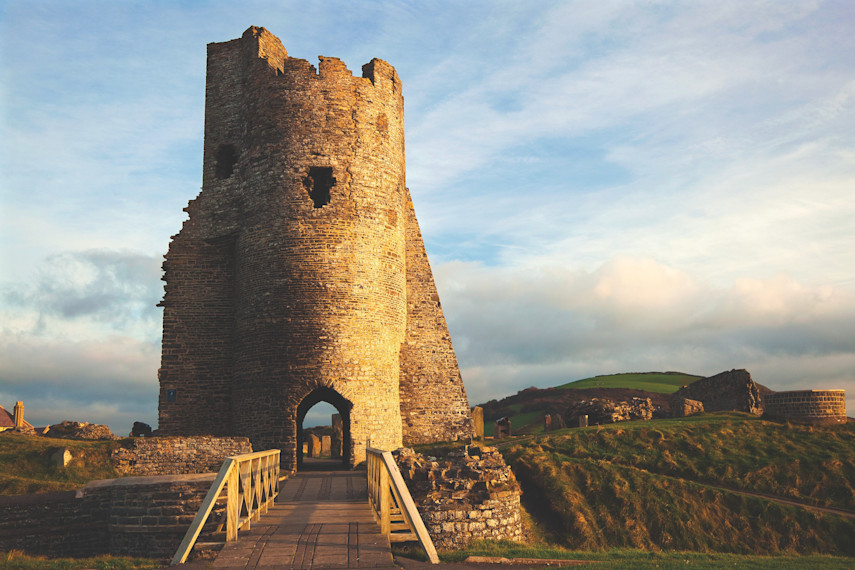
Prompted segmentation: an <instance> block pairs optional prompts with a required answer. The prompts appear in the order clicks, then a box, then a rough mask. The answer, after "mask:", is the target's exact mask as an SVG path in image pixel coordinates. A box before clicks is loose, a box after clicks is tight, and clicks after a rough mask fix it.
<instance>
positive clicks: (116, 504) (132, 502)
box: [0, 473, 215, 558]
mask: <svg viewBox="0 0 855 570" xmlns="http://www.w3.org/2000/svg"><path fill="white" fill-rule="evenodd" d="M214 477H215V474H213V473H208V474H204V475H183V476H162V477H128V478H123V479H110V480H106V481H93V482H92V483H89V484H88V485H86V486H85V487H84V488H83V489H81V490H79V491H70V492H67V493H47V494H43V495H19V496H11V497H0V551H8V550H12V549H20V550H23V551H25V552H27V553H28V554H33V555H41V556H49V557H78V558H80V557H89V556H97V555H99V554H113V555H117V556H141V557H147V558H169V557H171V556H172V555H173V554H174V553H175V550H176V549H177V548H178V545H179V544H180V543H181V539H182V538H183V537H184V534H185V533H186V532H187V529H188V528H189V526H190V523H191V522H192V521H193V518H194V517H195V516H196V511H198V510H199V506H200V505H201V504H202V500H203V499H204V498H205V495H206V494H207V492H208V489H209V488H210V486H211V483H212V482H213V480H214Z"/></svg>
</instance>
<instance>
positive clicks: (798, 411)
mask: <svg viewBox="0 0 855 570" xmlns="http://www.w3.org/2000/svg"><path fill="white" fill-rule="evenodd" d="M764 403H765V405H766V413H765V415H766V416H768V417H771V418H780V419H787V420H794V421H800V422H809V423H817V424H840V423H846V422H847V421H848V420H847V418H846V391H845V390H794V391H790V392H776V393H774V394H767V395H766V397H765V398H764Z"/></svg>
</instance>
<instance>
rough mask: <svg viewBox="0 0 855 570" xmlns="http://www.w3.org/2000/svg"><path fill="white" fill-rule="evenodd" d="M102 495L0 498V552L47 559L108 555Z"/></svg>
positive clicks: (106, 506)
mask: <svg viewBox="0 0 855 570" xmlns="http://www.w3.org/2000/svg"><path fill="white" fill-rule="evenodd" d="M108 512H109V504H108V502H107V497H106V496H105V495H95V496H89V497H85V498H84V497H83V495H82V492H81V491H68V492H62V493H44V494H39V495H18V496H7V497H0V552H8V551H10V550H13V549H14V550H23V551H25V552H27V553H28V554H34V555H40V556H49V557H66V556H68V557H86V556H94V555H98V554H107V553H108V552H109V546H108V545H109V534H108V531H107V519H108Z"/></svg>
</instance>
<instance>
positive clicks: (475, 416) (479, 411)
mask: <svg viewBox="0 0 855 570" xmlns="http://www.w3.org/2000/svg"><path fill="white" fill-rule="evenodd" d="M472 427H473V430H474V432H475V439H480V440H481V441H483V440H484V408H482V407H481V406H475V407H474V408H472Z"/></svg>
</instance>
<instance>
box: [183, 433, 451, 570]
mask: <svg viewBox="0 0 855 570" xmlns="http://www.w3.org/2000/svg"><path fill="white" fill-rule="evenodd" d="M223 503H225V507H224V508H223ZM218 505H219V507H218ZM213 513H217V515H218V516H214V515H213ZM217 518H219V523H217V522H216V520H214V521H213V522H212V521H210V520H209V519H217ZM212 527H216V528H215V529H213V533H214V536H217V535H220V536H223V535H224V538H225V541H226V543H225V546H223V547H222V550H220V552H219V554H218V555H217V557H216V559H215V560H214V562H213V564H212V565H211V566H210V567H211V568H230V569H232V568H233V569H237V568H241V569H243V568H272V567H277V568H383V567H394V566H395V564H394V562H393V560H392V552H391V548H390V542H396V541H410V540H417V541H418V542H419V543H421V545H422V547H423V548H424V549H425V552H426V553H427V555H428V558H429V559H430V560H431V561H432V562H434V563H437V562H438V558H437V556H436V550H435V549H434V546H433V542H432V541H431V539H430V536H429V535H428V533H427V530H426V529H425V526H424V523H423V522H422V520H421V518H420V517H419V515H418V512H417V511H416V508H415V504H414V503H413V500H412V498H411V497H410V494H409V491H408V490H407V487H406V485H405V484H404V481H403V479H402V478H401V474H400V472H399V471H398V468H397V466H396V464H395V462H394V459H393V458H392V455H391V453H389V452H388V451H381V450H378V449H373V448H369V449H368V459H367V470H366V471H342V470H338V471H303V472H300V473H297V474H295V475H292V476H290V477H288V478H287V479H285V480H284V482H283V483H282V484H280V482H279V451H278V450H272V451H264V452H259V453H250V454H246V455H239V456H235V457H229V458H228V459H226V461H225V463H223V467H222V468H221V469H220V472H219V474H218V475H217V478H216V479H215V480H214V483H213V485H212V486H211V489H210V491H209V492H208V495H207V496H206V497H205V500H204V502H203V504H202V507H201V508H200V510H199V513H198V514H197V515H196V518H195V520H194V521H193V524H192V525H191V527H190V529H189V530H188V531H187V534H186V536H185V537H184V540H183V541H182V543H181V546H180V547H179V549H178V552H176V554H175V557H174V558H173V560H172V563H173V564H182V563H184V562H185V561H186V560H187V557H188V555H189V554H190V552H191V551H192V550H193V548H194V545H197V540H198V539H199V536H200V535H201V534H202V532H203V529H207V532H211V531H212ZM197 546H198V547H202V548H204V547H209V546H212V545H211V544H210V543H201V544H198V545H197Z"/></svg>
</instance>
